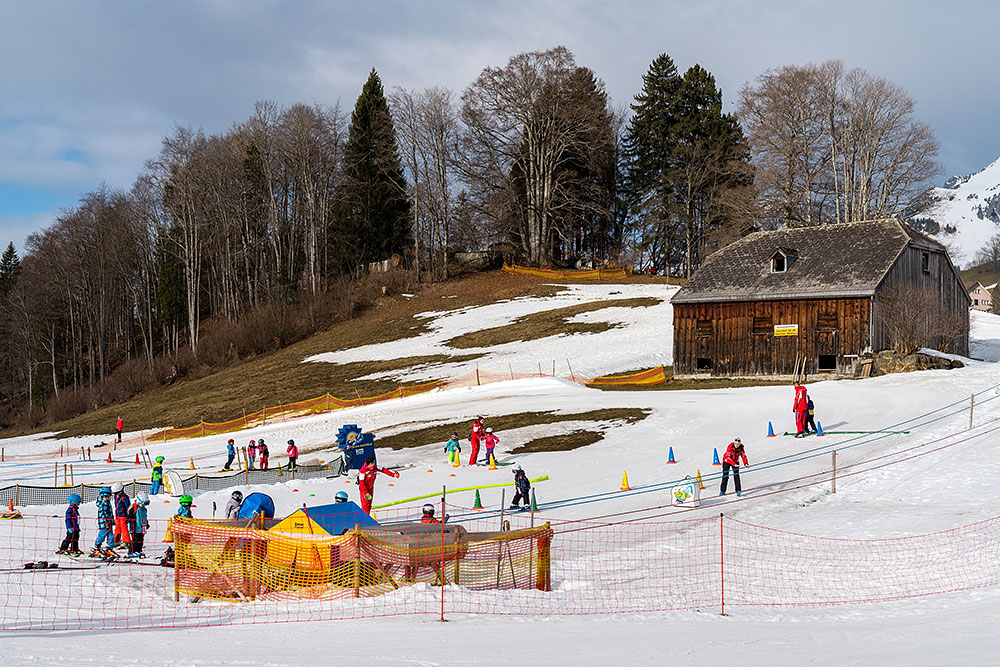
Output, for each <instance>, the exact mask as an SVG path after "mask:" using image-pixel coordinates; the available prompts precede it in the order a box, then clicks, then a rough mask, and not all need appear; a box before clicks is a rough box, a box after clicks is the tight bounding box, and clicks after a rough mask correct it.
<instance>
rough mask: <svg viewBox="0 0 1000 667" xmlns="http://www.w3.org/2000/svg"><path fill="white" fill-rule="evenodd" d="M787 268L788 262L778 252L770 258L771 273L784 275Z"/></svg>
mask: <svg viewBox="0 0 1000 667" xmlns="http://www.w3.org/2000/svg"><path fill="white" fill-rule="evenodd" d="M787 267H788V261H787V259H786V258H785V256H784V255H783V254H781V253H780V252H776V253H774V256H773V257H771V273H784V272H785V269H786V268H787Z"/></svg>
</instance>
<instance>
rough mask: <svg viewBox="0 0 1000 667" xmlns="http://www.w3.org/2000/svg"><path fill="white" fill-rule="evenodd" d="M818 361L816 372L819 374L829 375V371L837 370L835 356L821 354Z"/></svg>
mask: <svg viewBox="0 0 1000 667" xmlns="http://www.w3.org/2000/svg"><path fill="white" fill-rule="evenodd" d="M818 361H819V363H817V364H816V370H818V371H819V372H820V373H829V372H830V371H835V370H837V355H835V354H821V355H819V360H818Z"/></svg>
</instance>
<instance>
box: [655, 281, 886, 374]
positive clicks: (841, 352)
mask: <svg viewBox="0 0 1000 667" xmlns="http://www.w3.org/2000/svg"><path fill="white" fill-rule="evenodd" d="M869 308H870V300H869V299H868V298H851V299H811V300H788V301H745V302H731V303H698V304H685V303H675V304H674V374H675V375H692V374H696V373H698V371H697V360H698V358H699V357H703V358H709V359H711V360H712V370H711V375H714V376H719V377H737V376H751V375H791V374H792V373H793V372H794V369H795V361H796V358H797V357H805V359H806V362H805V363H806V366H805V370H806V372H807V373H809V374H814V373H816V372H817V363H818V360H819V355H821V354H822V355H828V354H832V355H836V356H837V371H838V372H839V373H843V374H852V373H853V372H854V364H855V363H856V361H857V359H856V358H855V357H845V355H858V354H860V352H861V351H862V350H863V349H865V348H866V347H868V342H869V341H868V336H869ZM768 317H769V318H770V320H771V326H770V328H769V330H768V333H766V334H764V333H754V318H768ZM821 319H822V320H823V324H824V326H823V327H822V328H821V327H819V326H818V325H819V323H820V320H821ZM699 321H701V322H703V323H706V322H710V323H711V324H710V334H708V335H706V331H707V330H706V325H705V324H703V325H702V330H701V332H699ZM760 324H761V323H760V322H758V331H759V330H760V329H761V327H760V326H759V325H760ZM775 324H798V325H799V335H798V336H775V335H774V334H773V326H774V325H775Z"/></svg>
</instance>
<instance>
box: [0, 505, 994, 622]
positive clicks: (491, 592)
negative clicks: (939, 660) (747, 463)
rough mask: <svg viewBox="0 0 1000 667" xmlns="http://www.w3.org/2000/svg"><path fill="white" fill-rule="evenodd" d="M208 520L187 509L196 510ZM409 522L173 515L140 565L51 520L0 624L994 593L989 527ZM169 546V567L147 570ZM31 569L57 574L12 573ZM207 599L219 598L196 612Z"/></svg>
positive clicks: (43, 522)
mask: <svg viewBox="0 0 1000 667" xmlns="http://www.w3.org/2000/svg"><path fill="white" fill-rule="evenodd" d="M449 509H452V508H449ZM206 511H207V510H206V509H205V508H199V507H196V508H195V514H196V516H204V515H205V513H206ZM82 513H83V514H84V517H85V518H84V519H82V521H81V525H82V530H83V532H82V536H81V540H80V544H79V546H80V548H81V549H82V550H84V551H89V550H90V548H91V546H92V545H93V543H94V538H95V537H96V534H97V527H96V520H95V519H94V518H93V505H92V504H89V503H88V504H85V505H84V506H83V507H82ZM418 513H419V509H418V508H415V507H414V508H409V516H406V515H405V514H403V513H400V514H399V515H398V517H397V518H398V519H399V520H400V521H404V523H393V524H391V525H383V526H382V527H373V528H369V529H362V530H349V531H348V532H347V533H345V534H343V535H328V534H319V533H318V532H317V533H314V534H312V535H310V534H304V533H302V532H301V531H299V532H297V533H294V534H280V531H279V530H278V527H279V526H280V524H277V523H276V522H274V521H271V522H270V523H269V525H268V526H266V527H268V528H270V530H261V529H257V528H247V527H240V526H238V525H232V524H230V526H229V527H227V526H225V525H219V524H218V523H212V522H209V521H205V520H195V521H190V520H179V521H176V522H175V523H174V525H173V526H172V530H171V532H172V535H171V536H170V537H171V538H172V539H173V542H172V543H167V544H165V543H164V539H165V538H167V537H168V536H167V535H166V533H167V530H168V522H166V521H163V520H154V521H151V522H150V523H151V524H152V525H151V527H150V532H149V533H148V534H147V535H146V536H145V546H144V551H145V552H146V553H147V554H149V555H150V556H151V558H150V559H147V560H143V561H140V562H138V563H127V564H126V563H119V564H115V563H105V562H104V561H96V560H90V559H87V558H81V559H76V560H74V559H69V558H66V557H60V556H55V555H54V554H53V551H54V550H55V549H56V548H58V547H59V546H60V541H61V540H62V539H63V537H64V536H65V530H64V528H63V521H62V518H61V517H52V516H41V515H27V516H25V517H24V518H23V519H19V520H9V521H0V543H2V544H3V545H4V548H3V550H2V551H0V630H43V631H50V630H120V629H127V628H153V627H192V626H207V625H232V624H252V623H274V622H281V621H313V620H337V619H358V618H372V617H380V616H397V615H413V614H433V615H434V616H435V617H443V616H444V615H446V614H494V615H519V616H523V615H524V614H529V615H532V616H541V617H545V616H550V615H577V614H636V613H642V612H664V611H678V610H700V611H708V612H714V613H720V612H728V613H734V610H735V613H739V611H740V610H742V609H758V610H759V609H764V608H768V607H813V606H830V605H862V604H869V603H879V602H887V601H896V600H903V599H907V598H919V597H923V596H930V595H939V594H943V593H954V592H958V591H972V590H978V589H988V588H993V589H996V588H997V587H1000V559H997V558H995V555H996V553H997V550H998V549H1000V517H994V518H990V519H986V520H983V521H979V522H977V523H973V524H969V525H965V526H960V527H957V528H952V529H949V530H944V531H940V532H936V533H930V534H924V535H913V536H907V537H896V538H889V539H844V538H828V537H818V536H812V535H803V534H797V533H792V532H788V531H784V530H777V529H774V528H768V527H765V526H759V525H754V524H750V523H746V522H743V521H739V520H736V519H732V518H729V517H724V516H714V517H707V518H693V519H687V520H678V521H663V520H657V521H625V522H621V523H603V522H594V521H564V522H551V523H549V522H545V521H543V520H542V519H539V518H538V517H537V516H536V517H535V518H534V519H532V518H531V516H530V515H529V514H528V513H527V512H523V513H516V514H514V515H511V514H507V515H506V516H505V517H504V518H503V519H501V518H500V516H499V514H498V512H497V511H496V510H487V511H486V512H485V513H484V514H482V515H480V516H478V517H473V518H471V519H468V520H466V519H460V520H455V521H453V522H449V523H448V524H446V525H444V526H442V525H441V524H420V523H418V522H416V521H415V520H414V517H415V516H416V515H417V514H418ZM501 521H508V522H509V526H504V525H503V524H502V523H501ZM532 521H534V522H535V523H536V525H534V526H533V525H531V524H532ZM442 528H443V530H442ZM168 546H170V547H172V548H173V549H175V560H176V563H175V564H176V567H174V568H168V567H158V566H156V565H155V563H156V562H157V561H158V558H159V556H161V555H163V554H164V551H165V549H166V548H167V547H168ZM41 560H45V561H48V562H56V563H57V564H58V566H59V567H57V568H47V569H45V570H40V569H34V568H33V569H31V570H28V569H25V568H24V564H25V563H37V562H38V561H41ZM442 583H444V586H442V585H441V584H442ZM205 598H207V599H210V600H216V601H227V602H231V603H232V604H218V603H216V604H193V603H194V602H197V601H198V600H199V599H205ZM755 613H759V612H755Z"/></svg>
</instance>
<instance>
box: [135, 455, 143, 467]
mask: <svg viewBox="0 0 1000 667" xmlns="http://www.w3.org/2000/svg"><path fill="white" fill-rule="evenodd" d="M135 464H136V465H137V466H138V465H142V464H141V463H139V452H136V453H135Z"/></svg>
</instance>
